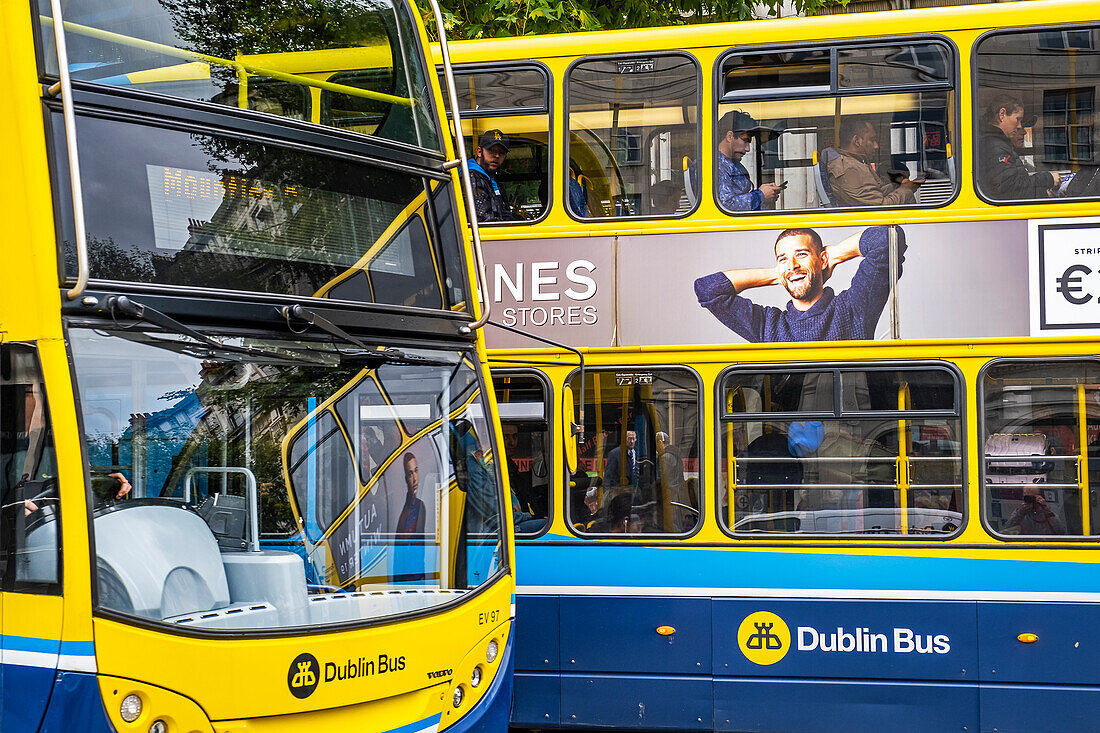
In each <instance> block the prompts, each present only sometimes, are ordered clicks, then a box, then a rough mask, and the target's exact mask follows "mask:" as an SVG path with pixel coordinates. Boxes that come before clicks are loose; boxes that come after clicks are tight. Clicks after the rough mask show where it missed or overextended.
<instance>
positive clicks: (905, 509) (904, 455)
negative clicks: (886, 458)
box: [895, 382, 909, 534]
mask: <svg viewBox="0 0 1100 733" xmlns="http://www.w3.org/2000/svg"><path fill="white" fill-rule="evenodd" d="M908 404H909V383H908V382H902V383H901V386H900V387H898V410H899V411H901V412H905V410H906V409H907V408H908ZM907 423H908V421H907V420H906V419H905V418H904V417H902V418H900V419H899V420H898V458H897V469H896V471H895V473H896V475H897V484H898V498H899V499H900V504H901V533H902V534H909V431H908V429H907Z"/></svg>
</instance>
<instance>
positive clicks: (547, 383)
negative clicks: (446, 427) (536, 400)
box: [489, 368, 568, 542]
mask: <svg viewBox="0 0 1100 733" xmlns="http://www.w3.org/2000/svg"><path fill="white" fill-rule="evenodd" d="M498 374H499V375H500V376H502V377H534V378H535V379H537V380H538V382H539V384H541V385H542V394H543V403H542V406H543V409H544V410H545V411H546V412H545V415H544V417H543V419H544V420H545V421H546V452H547V454H548V455H547V456H546V462H547V479H548V481H549V483H548V484H547V491H546V494H547V498H546V524H544V525H543V527H542V529H540V530H539V531H538V532H529V533H524V534H520V533H519V532H518V531H517V532H513V535H514V537H515V540H516V542H520V541H524V542H528V541H531V540H537V539H539V538H541V537H542V536H543V535H545V534H546V533H547V532H549V531H550V526H551V525H553V523H554V517H555V516H556V512H557V508H558V501H557V500H556V499H557V492H556V491H555V490H554V476H556V475H557V469H558V459H557V454H556V452H555V451H554V437H555V436H556V435H557V432H556V431H557V428H556V427H555V426H556V425H557V422H556V421H555V418H556V417H557V410H556V409H555V407H554V384H553V382H552V381H551V379H550V377H548V376H547V375H546V373H545V372H543V371H541V370H539V369H519V368H506V369H490V370H489V377H490V379H492V378H494V377H495V376H496V375H498ZM493 391H494V396H495V393H496V386H495V384H494V387H493ZM547 400H549V401H547ZM497 405H498V410H497V411H498V412H499V405H500V400H497ZM504 423H505V419H504V418H501V419H500V427H501V432H502V434H503V430H504ZM501 455H504V456H505V460H507V451H504V452H502V453H501ZM503 468H504V467H503V466H502V470H501V472H500V473H501V475H502V476H503V475H504V474H505V471H504V470H503ZM567 485H568V481H567ZM511 488H512V486H511V484H509V486H508V489H509V492H510V491H511ZM509 500H510V498H509ZM563 509H564V505H563ZM563 516H564V514H563Z"/></svg>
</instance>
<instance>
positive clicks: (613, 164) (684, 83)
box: [567, 56, 699, 218]
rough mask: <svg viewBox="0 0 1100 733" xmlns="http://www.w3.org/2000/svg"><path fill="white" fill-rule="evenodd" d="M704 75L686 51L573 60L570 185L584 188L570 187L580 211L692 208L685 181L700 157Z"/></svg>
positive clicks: (611, 213) (573, 206) (642, 212)
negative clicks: (670, 54)
mask: <svg viewBox="0 0 1100 733" xmlns="http://www.w3.org/2000/svg"><path fill="white" fill-rule="evenodd" d="M698 74H699V70H698V66H697V64H696V63H695V61H694V60H693V59H691V58H688V57H686V56H646V57H621V58H615V59H602V60H595V61H583V62H581V63H579V64H577V65H576V66H574V67H573V69H572V70H571V71H570V74H569V79H568V82H567V85H568V86H567V89H568V91H567V93H568V114H569V168H570V174H569V181H570V182H571V183H570V184H568V185H569V186H570V187H571V189H572V188H575V187H574V185H573V182H575V184H576V187H579V188H577V190H576V191H573V190H571V191H570V201H569V206H570V211H571V212H572V213H573V215H574V216H579V217H587V218H603V217H620V216H649V215H669V214H676V213H682V212H686V211H688V210H689V209H690V208H691V206H692V203H691V201H690V198H689V196H688V195H687V193H686V192H687V188H686V187H685V184H687V183H688V182H689V180H690V177H691V175H693V174H692V173H690V169H691V166H692V164H693V161H697V160H698V158H699V142H698V140H699V82H698ZM689 187H690V186H689ZM582 209H583V211H582Z"/></svg>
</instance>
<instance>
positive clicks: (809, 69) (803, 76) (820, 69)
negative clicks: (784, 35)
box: [722, 48, 831, 98]
mask: <svg viewBox="0 0 1100 733" xmlns="http://www.w3.org/2000/svg"><path fill="white" fill-rule="evenodd" d="M830 64H831V61H830V56H829V49H827V48H814V49H806V50H799V51H769V52H765V53H746V54H736V55H733V56H730V57H728V58H727V59H726V60H725V61H723V62H722V96H723V98H731V97H740V96H747V95H754V94H760V93H771V92H773V91H778V90H783V91H787V92H799V91H808V92H827V91H829V88H830V68H831V66H830Z"/></svg>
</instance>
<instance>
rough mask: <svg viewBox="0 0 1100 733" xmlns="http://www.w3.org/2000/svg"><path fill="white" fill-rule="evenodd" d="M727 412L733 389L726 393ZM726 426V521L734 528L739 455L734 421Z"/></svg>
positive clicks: (731, 404)
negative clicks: (736, 451) (735, 442)
mask: <svg viewBox="0 0 1100 733" xmlns="http://www.w3.org/2000/svg"><path fill="white" fill-rule="evenodd" d="M726 412H727V413H732V412H733V390H732V389H731V390H730V391H729V393H728V394H727V395H726ZM725 426H726V481H727V482H729V484H728V486H727V488H726V498H727V502H726V514H727V516H726V523H727V526H728V527H729V528H730V529H733V525H734V521H735V520H736V518H737V515H736V512H735V506H736V503H737V501H736V500H737V456H735V455H734V454H733V423H732V422H727V423H725Z"/></svg>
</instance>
